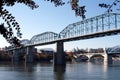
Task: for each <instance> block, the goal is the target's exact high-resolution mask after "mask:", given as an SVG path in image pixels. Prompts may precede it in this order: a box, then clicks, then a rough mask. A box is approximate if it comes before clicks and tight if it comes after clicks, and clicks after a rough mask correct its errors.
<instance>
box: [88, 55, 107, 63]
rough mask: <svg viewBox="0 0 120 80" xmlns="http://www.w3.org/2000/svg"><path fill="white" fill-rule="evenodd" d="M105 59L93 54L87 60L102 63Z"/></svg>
mask: <svg viewBox="0 0 120 80" xmlns="http://www.w3.org/2000/svg"><path fill="white" fill-rule="evenodd" d="M104 59H105V57H104V56H103V55H101V54H94V55H92V56H91V57H90V58H89V61H90V62H95V61H99V62H104Z"/></svg>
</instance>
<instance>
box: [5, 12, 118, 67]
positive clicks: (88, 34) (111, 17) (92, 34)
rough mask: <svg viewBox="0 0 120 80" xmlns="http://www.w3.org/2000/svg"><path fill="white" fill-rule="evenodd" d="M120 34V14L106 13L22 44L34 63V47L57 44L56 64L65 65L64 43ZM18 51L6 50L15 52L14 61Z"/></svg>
mask: <svg viewBox="0 0 120 80" xmlns="http://www.w3.org/2000/svg"><path fill="white" fill-rule="evenodd" d="M119 33H120V13H106V14H101V15H98V16H95V17H92V18H89V19H85V20H83V21H79V22H76V23H72V24H69V25H68V26H67V27H65V28H64V29H63V30H62V31H61V32H60V33H54V32H44V33H41V34H37V35H34V36H33V37H32V38H31V39H30V40H27V39H24V40H22V41H21V44H23V45H24V49H25V50H24V51H26V53H27V55H29V57H28V58H27V60H28V61H29V62H32V61H33V57H32V56H33V55H32V52H33V51H32V49H33V47H35V46H41V45H48V44H53V43H56V44H57V46H56V49H57V50H56V51H57V52H56V54H54V64H55V65H64V64H65V54H64V42H68V41H75V40H83V39H90V38H96V37H104V36H110V35H117V34H119ZM18 49H19V48H14V49H13V48H12V49H6V51H10V50H14V55H13V57H14V58H15V59H14V60H17V58H18Z"/></svg>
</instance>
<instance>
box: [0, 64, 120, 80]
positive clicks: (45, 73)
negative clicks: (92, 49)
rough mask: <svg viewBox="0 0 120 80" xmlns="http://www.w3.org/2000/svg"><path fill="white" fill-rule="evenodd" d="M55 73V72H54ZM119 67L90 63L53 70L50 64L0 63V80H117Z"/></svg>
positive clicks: (119, 71)
mask: <svg viewBox="0 0 120 80" xmlns="http://www.w3.org/2000/svg"><path fill="white" fill-rule="evenodd" d="M54 71H55V72H54ZM118 74H120V65H117V66H116V65H114V64H113V65H112V66H108V65H107V64H105V63H104V64H97V63H90V62H81V63H67V64H66V67H65V66H64V67H63V66H58V67H55V68H53V64H52V63H46V62H45V63H27V64H25V63H11V62H0V79H1V80H118V79H119V78H120V76H119V75H118Z"/></svg>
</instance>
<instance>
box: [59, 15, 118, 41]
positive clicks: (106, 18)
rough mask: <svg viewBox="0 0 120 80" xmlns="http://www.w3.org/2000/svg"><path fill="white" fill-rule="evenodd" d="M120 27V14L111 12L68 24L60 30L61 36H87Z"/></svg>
mask: <svg viewBox="0 0 120 80" xmlns="http://www.w3.org/2000/svg"><path fill="white" fill-rule="evenodd" d="M119 28H120V14H118V13H109V14H102V15H99V16H95V17H92V18H89V19H86V20H83V21H80V22H77V23H73V24H70V25H68V26H67V27H66V28H65V29H63V30H62V31H61V32H60V34H59V35H60V38H61V39H63V38H71V37H77V36H86V35H90V34H97V33H101V32H105V31H110V30H114V29H119ZM97 36H99V35H97Z"/></svg>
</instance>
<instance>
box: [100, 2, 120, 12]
mask: <svg viewBox="0 0 120 80" xmlns="http://www.w3.org/2000/svg"><path fill="white" fill-rule="evenodd" d="M118 3H120V0H115V1H114V2H113V3H112V4H106V3H100V4H99V6H100V7H101V8H106V9H107V11H106V12H108V13H110V12H112V11H113V10H112V7H113V6H117V4H118Z"/></svg>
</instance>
